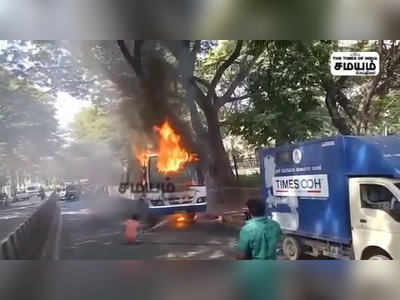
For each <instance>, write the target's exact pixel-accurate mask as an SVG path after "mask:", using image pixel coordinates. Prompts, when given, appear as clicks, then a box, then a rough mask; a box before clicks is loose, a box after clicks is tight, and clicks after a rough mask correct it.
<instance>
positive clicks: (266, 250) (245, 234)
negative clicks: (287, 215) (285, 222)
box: [237, 199, 281, 260]
mask: <svg viewBox="0 0 400 300" xmlns="http://www.w3.org/2000/svg"><path fill="white" fill-rule="evenodd" d="M247 207H248V209H249V213H250V217H251V218H250V220H248V221H247V222H246V224H245V225H244V226H243V227H242V229H241V230H240V234H239V241H238V254H237V259H264V260H266V259H276V248H277V246H278V243H279V241H280V239H281V228H280V226H279V224H278V223H277V222H275V221H273V220H271V219H268V218H267V217H266V216H265V202H264V201H262V200H260V199H249V200H248V201H247Z"/></svg>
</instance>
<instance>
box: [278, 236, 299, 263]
mask: <svg viewBox="0 0 400 300" xmlns="http://www.w3.org/2000/svg"><path fill="white" fill-rule="evenodd" d="M282 250H283V254H284V255H285V256H286V257H287V258H288V259H289V260H298V259H299V258H300V257H301V256H302V248H301V245H300V242H299V241H298V240H297V239H296V238H294V237H292V236H285V238H284V239H283V243H282Z"/></svg>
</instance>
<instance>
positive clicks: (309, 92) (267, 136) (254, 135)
mask: <svg viewBox="0 0 400 300" xmlns="http://www.w3.org/2000/svg"><path fill="white" fill-rule="evenodd" d="M302 47H305V45H304V44H303V43H302V42H285V41H280V42H276V43H270V44H269V47H268V51H267V52H266V53H265V55H263V57H262V62H261V63H260V64H258V66H257V68H256V69H255V70H254V71H253V72H252V74H251V76H250V79H249V88H248V91H249V94H250V95H251V99H250V100H249V102H248V104H247V105H245V106H244V108H243V109H239V110H238V111H237V112H234V113H232V114H231V115H230V116H229V117H228V118H227V122H226V123H227V125H228V129H229V132H230V133H231V134H234V135H240V136H243V137H244V138H245V139H246V140H247V141H248V142H249V144H251V145H254V146H257V147H262V146H265V145H268V144H269V143H271V142H277V143H285V142H293V141H297V140H302V139H306V138H309V137H312V136H313V135H315V134H317V133H319V132H320V130H321V123H322V122H323V119H322V116H321V115H320V114H318V113H316V112H317V111H318V110H319V111H321V107H322V101H321V96H322V92H321V90H320V89H319V88H318V79H319V78H318V77H317V76H315V72H314V71H315V65H314V63H313V58H312V57H307V56H306V55H304V56H303V57H301V56H300V57H299V49H300V48H302Z"/></svg>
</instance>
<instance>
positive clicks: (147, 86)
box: [120, 56, 196, 152]
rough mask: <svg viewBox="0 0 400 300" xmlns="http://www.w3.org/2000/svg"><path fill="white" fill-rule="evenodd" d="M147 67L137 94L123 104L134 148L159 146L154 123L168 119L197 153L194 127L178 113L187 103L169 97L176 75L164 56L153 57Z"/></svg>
mask: <svg viewBox="0 0 400 300" xmlns="http://www.w3.org/2000/svg"><path fill="white" fill-rule="evenodd" d="M147 67H148V68H147V72H146V74H145V78H142V79H140V85H139V89H138V90H137V92H136V93H135V95H128V96H129V97H126V98H125V99H124V100H123V101H122V103H121V105H120V115H121V118H122V120H123V122H124V123H125V124H126V125H127V127H128V128H129V132H130V135H131V138H132V142H133V143H134V147H137V149H140V148H142V149H143V148H145V147H146V145H148V144H152V145H153V146H154V147H158V145H157V142H156V141H157V139H156V135H155V132H154V126H155V125H156V126H159V125H160V124H162V123H163V122H164V121H166V120H168V121H169V122H170V124H171V126H172V127H173V128H174V130H176V131H177V132H178V133H179V134H180V135H181V136H182V142H183V146H184V147H186V148H187V149H189V150H190V151H192V152H196V146H195V143H194V141H193V138H192V133H191V129H190V126H189V125H188V124H187V123H186V122H185V121H183V120H182V119H181V118H180V116H178V114H179V113H182V110H184V103H182V102H179V101H177V99H174V98H172V99H171V98H170V97H169V95H170V94H171V93H170V92H169V89H168V87H169V86H171V84H172V82H174V79H175V78H173V77H171V75H170V74H169V73H168V70H167V66H166V63H165V62H163V61H162V60H161V59H160V58H157V57H154V56H153V57H150V59H149V61H148V63H147ZM174 100H175V101H174Z"/></svg>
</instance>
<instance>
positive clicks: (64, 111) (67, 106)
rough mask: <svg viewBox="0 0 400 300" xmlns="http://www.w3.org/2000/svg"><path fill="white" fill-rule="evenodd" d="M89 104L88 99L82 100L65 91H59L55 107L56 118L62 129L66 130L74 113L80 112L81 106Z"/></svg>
mask: <svg viewBox="0 0 400 300" xmlns="http://www.w3.org/2000/svg"><path fill="white" fill-rule="evenodd" d="M89 106H91V104H90V102H88V101H82V100H79V99H76V98H74V97H72V96H71V95H69V94H67V93H64V92H59V93H58V94H57V100H56V103H55V107H56V110H57V111H56V118H57V120H58V122H59V125H60V127H61V128H62V129H64V130H68V129H69V127H68V126H69V125H70V123H71V122H72V121H73V120H74V117H75V115H76V114H77V113H78V112H80V111H81V110H82V108H84V107H89Z"/></svg>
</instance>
